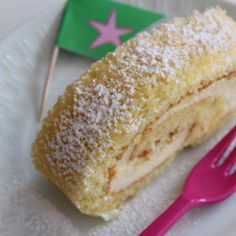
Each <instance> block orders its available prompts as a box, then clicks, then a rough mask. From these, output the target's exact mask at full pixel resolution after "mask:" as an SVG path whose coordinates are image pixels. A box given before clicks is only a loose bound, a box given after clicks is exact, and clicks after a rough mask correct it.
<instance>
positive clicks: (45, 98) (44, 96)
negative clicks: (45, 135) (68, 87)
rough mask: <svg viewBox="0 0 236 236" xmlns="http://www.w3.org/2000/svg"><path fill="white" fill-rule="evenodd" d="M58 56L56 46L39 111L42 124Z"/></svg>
mask: <svg viewBox="0 0 236 236" xmlns="http://www.w3.org/2000/svg"><path fill="white" fill-rule="evenodd" d="M58 54H59V47H58V46H54V48H53V52H52V57H51V60H50V63H49V66H48V72H47V77H46V79H45V82H44V88H43V94H42V98H41V104H40V110H39V121H40V122H41V121H42V119H43V115H44V106H45V103H46V101H47V97H48V89H49V85H50V83H51V81H52V78H53V73H54V70H55V66H56V63H57V58H58Z"/></svg>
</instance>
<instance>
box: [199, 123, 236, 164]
mask: <svg viewBox="0 0 236 236" xmlns="http://www.w3.org/2000/svg"><path fill="white" fill-rule="evenodd" d="M235 137H236V125H235V126H234V127H233V128H232V129H231V130H230V132H229V133H228V134H226V135H225V136H224V138H223V139H222V140H221V141H220V142H218V143H217V144H216V145H215V146H214V147H213V148H212V149H211V150H210V151H209V152H208V153H207V154H206V155H205V156H204V157H203V159H202V161H200V163H202V162H206V164H213V165H214V166H215V164H216V163H217V161H218V160H219V159H220V158H221V157H222V155H223V154H224V152H225V151H226V149H227V148H228V147H229V145H230V144H231V142H232V141H233V140H234V138H235Z"/></svg>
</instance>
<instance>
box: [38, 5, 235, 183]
mask: <svg viewBox="0 0 236 236" xmlns="http://www.w3.org/2000/svg"><path fill="white" fill-rule="evenodd" d="M233 27H235V25H234V22H233V20H232V19H231V18H229V17H227V16H226V15H225V12H224V11H223V10H222V9H220V8H212V9H209V10H208V11H206V12H205V13H203V14H201V13H199V12H198V11H194V13H193V15H192V16H191V17H189V18H186V19H185V18H177V19H174V20H173V22H171V23H166V24H162V25H161V26H160V27H159V28H158V29H155V30H153V32H151V33H147V32H144V33H141V34H139V35H138V36H137V37H136V38H134V39H131V40H130V41H128V42H126V43H125V44H124V45H123V46H121V47H118V48H117V49H116V50H115V52H114V53H110V54H108V55H107V57H105V58H104V59H103V60H101V61H99V62H97V63H95V64H93V65H92V66H91V68H90V69H89V70H88V72H87V73H85V74H84V75H83V76H82V77H81V79H80V80H79V81H77V82H74V83H73V84H72V86H71V88H72V90H68V91H66V96H68V97H70V96H72V100H73V101H72V103H71V104H70V105H69V107H65V108H63V109H62V110H61V111H60V114H59V116H58V117H57V118H54V121H53V123H54V124H53V125H54V127H55V130H56V131H55V134H54V135H52V136H51V137H43V138H42V140H40V143H41V145H42V146H44V150H46V152H47V149H48V147H49V149H50V152H49V153H46V154H45V158H46V160H47V162H48V163H47V164H45V167H46V168H47V165H48V164H49V165H50V168H51V169H52V170H51V171H52V172H53V174H54V175H55V176H57V177H62V178H64V179H66V180H67V182H68V183H69V182H72V181H73V179H74V174H75V173H83V174H84V175H85V176H93V175H94V173H95V170H94V169H93V168H95V165H94V164H95V163H101V162H102V161H103V160H104V158H106V157H107V156H112V153H113V152H114V151H115V150H114V146H116V145H114V143H116V141H117V140H116V139H113V137H114V136H115V137H118V136H119V135H120V137H121V136H123V139H125V135H127V136H128V135H130V137H132V136H134V135H135V134H136V133H137V132H141V127H145V122H148V121H150V120H152V119H153V118H155V117H156V115H157V114H158V112H159V110H161V109H162V107H161V105H162V106H163V107H164V106H165V102H163V103H161V104H160V102H159V100H160V97H159V96H158V95H156V94H159V93H160V91H162V92H163V93H164V94H165V96H167V95H168V93H172V94H173V93H175V90H177V87H178V86H172V87H171V86H170V81H172V82H174V83H175V84H181V86H184V83H185V81H181V83H180V80H179V78H178V76H177V74H178V72H179V71H181V70H183V69H184V68H186V67H188V66H189V64H191V62H192V61H193V60H194V59H196V58H197V59H201V57H202V56H204V55H206V54H214V53H221V52H224V51H225V50H227V49H228V48H229V46H232V45H233V44H234V43H236V41H235V39H236V37H235V35H236V31H234V30H233ZM161 79H162V80H164V81H165V90H163V89H161V90H160V91H159V90H158V89H157V90H155V89H156V88H158V86H159V85H160V84H159V83H158V82H159V80H161ZM154 88H155V89H154ZM154 90H155V91H154ZM155 93H156V94H155ZM63 99H65V98H64V97H62V98H61V103H62V104H63V103H64V102H65V101H62V100H63ZM175 99H177V98H175ZM120 148H121V147H120ZM52 152H53V153H54V154H53V155H52ZM88 162H90V163H93V164H92V165H91V166H93V167H90V166H88ZM84 181H86V178H84ZM101 181H102V180H101ZM103 181H105V180H103ZM85 185H86V186H88V182H86V183H85Z"/></svg>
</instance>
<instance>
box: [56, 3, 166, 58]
mask: <svg viewBox="0 0 236 236" xmlns="http://www.w3.org/2000/svg"><path fill="white" fill-rule="evenodd" d="M163 17H164V15H162V14H160V13H157V12H151V11H148V10H144V9H140V8H137V7H133V6H130V5H127V4H124V3H118V2H115V1H109V0H68V2H67V5H66V8H65V11H64V17H63V20H62V23H61V26H60V29H59V33H58V36H57V38H56V45H58V46H59V47H60V48H63V49H66V50H69V51H72V52H75V53H79V54H81V55H84V56H87V57H90V58H94V59H99V58H101V57H103V56H105V54H106V53H107V52H110V51H113V50H114V49H115V47H116V46H118V45H120V44H121V43H122V42H124V41H126V40H128V39H129V38H131V37H133V36H134V35H135V34H136V33H137V32H139V31H141V30H143V29H144V28H146V27H148V26H149V25H150V24H152V23H154V22H155V21H158V20H160V19H162V18H163Z"/></svg>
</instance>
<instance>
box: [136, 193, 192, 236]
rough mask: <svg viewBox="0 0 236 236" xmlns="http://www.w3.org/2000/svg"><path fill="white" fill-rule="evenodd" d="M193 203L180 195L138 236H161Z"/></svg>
mask: <svg viewBox="0 0 236 236" xmlns="http://www.w3.org/2000/svg"><path fill="white" fill-rule="evenodd" d="M194 206H195V204H194V202H192V201H191V200H189V199H187V198H186V197H185V196H183V195H180V196H179V197H178V198H177V199H176V200H175V202H174V203H172V205H171V206H170V207H169V208H168V209H167V210H166V211H164V212H163V213H162V214H161V215H160V216H159V217H158V218H157V219H156V220H154V221H153V223H152V224H151V225H149V226H148V227H147V228H146V229H145V230H144V231H143V232H142V233H141V234H140V235H139V236H163V235H165V233H167V231H168V230H169V229H170V228H171V227H172V226H173V225H174V224H175V223H176V222H177V221H178V220H179V219H180V218H181V217H182V216H183V215H184V214H185V213H186V212H187V211H188V210H189V209H191V208H193V207H194Z"/></svg>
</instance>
